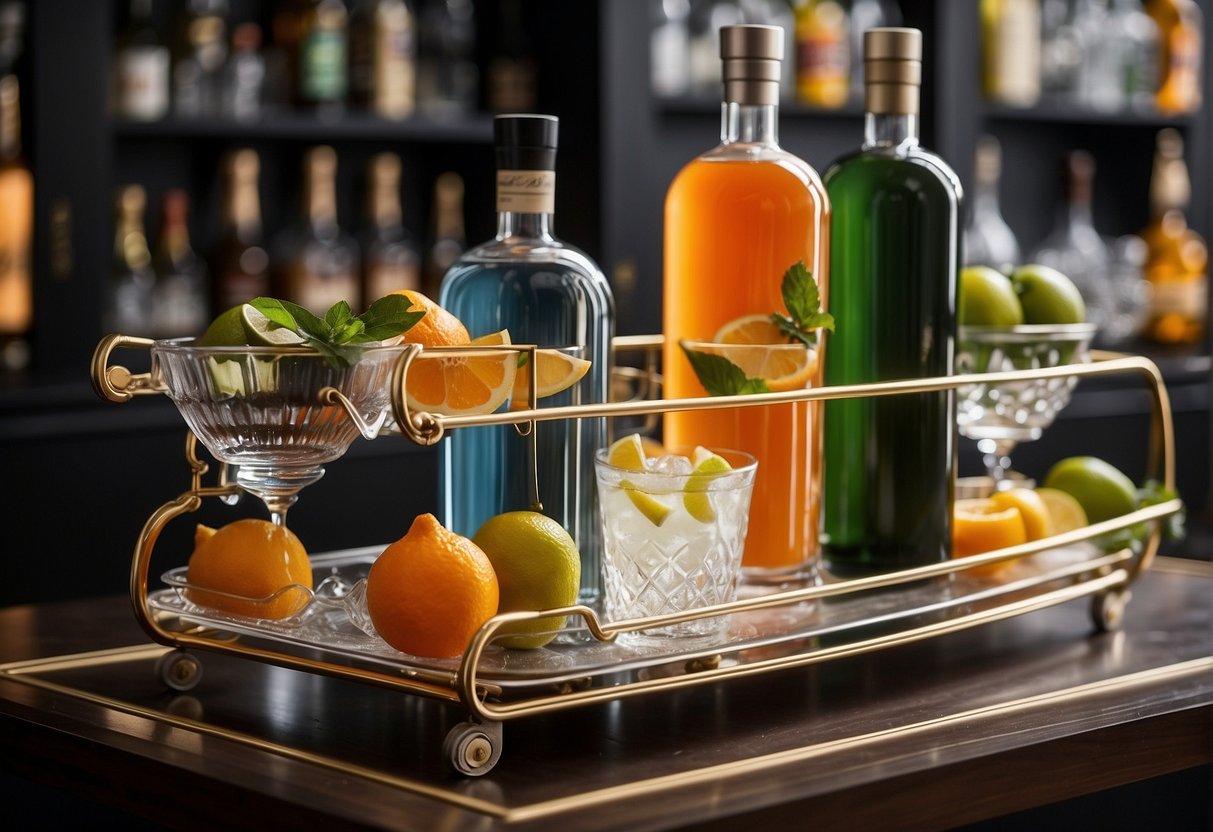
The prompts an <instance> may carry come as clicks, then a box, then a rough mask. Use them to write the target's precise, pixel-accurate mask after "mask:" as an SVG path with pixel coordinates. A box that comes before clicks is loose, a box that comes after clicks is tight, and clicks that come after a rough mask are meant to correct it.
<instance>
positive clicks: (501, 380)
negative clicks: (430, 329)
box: [404, 318, 518, 416]
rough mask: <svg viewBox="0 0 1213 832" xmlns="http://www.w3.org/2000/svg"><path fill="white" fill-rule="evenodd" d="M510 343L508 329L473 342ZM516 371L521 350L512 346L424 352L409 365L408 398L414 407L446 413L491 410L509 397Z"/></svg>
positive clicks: (494, 344)
mask: <svg viewBox="0 0 1213 832" xmlns="http://www.w3.org/2000/svg"><path fill="white" fill-rule="evenodd" d="M422 320H424V318H423V319H422ZM415 328H416V327H414V329H415ZM411 332H412V330H409V332H408V333H405V334H406V335H407V334H410V333H411ZM509 343H510V336H509V333H508V332H506V331H505V330H502V331H501V332H499V333H494V334H493V335H491V336H484V338H483V339H481V338H478V339H476V340H475V341H473V342H471V344H470V346H498V345H505V346H508V345H509ZM517 373H518V354H517V353H515V352H513V351H511V350H500V351H497V350H494V351H491V352H468V353H467V354H466V355H460V356H454V357H450V358H443V357H438V356H429V357H427V356H426V354H425V353H424V352H422V353H421V354H420V355H418V356H417V358H416V359H414V361H413V364H412V366H410V367H409V372H408V377H407V379H406V381H405V384H404V389H405V398H406V400H407V401H408V405H409V407H410V408H411V409H414V410H425V411H429V412H430V413H440V414H442V415H444V416H464V415H473V414H477V413H492V412H493V411H494V410H496V409H497V408H499V407H500V406H501V403H502V402H504V401H505V400H506V399H507V398H509V396H510V392H511V391H512V390H513V389H514V380H515V378H516V377H517Z"/></svg>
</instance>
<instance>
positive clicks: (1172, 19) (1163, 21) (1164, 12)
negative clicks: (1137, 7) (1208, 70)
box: [1146, 0, 1204, 113]
mask: <svg viewBox="0 0 1213 832" xmlns="http://www.w3.org/2000/svg"><path fill="white" fill-rule="evenodd" d="M1146 13H1147V14H1149V15H1150V17H1152V18H1154V22H1155V24H1157V26H1158V37H1159V47H1160V48H1159V72H1160V76H1159V86H1158V93H1157V95H1156V96H1155V103H1156V104H1157V105H1158V109H1159V110H1161V111H1163V112H1164V113H1193V112H1196V111H1197V110H1199V109H1200V102H1201V86H1200V75H1201V62H1202V60H1203V51H1204V39H1203V35H1202V32H1203V15H1202V14H1201V11H1200V7H1199V6H1197V5H1196V3H1195V2H1193V0H1150V3H1149V5H1148V6H1147V7H1146Z"/></svg>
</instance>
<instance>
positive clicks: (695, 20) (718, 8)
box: [689, 0, 745, 96]
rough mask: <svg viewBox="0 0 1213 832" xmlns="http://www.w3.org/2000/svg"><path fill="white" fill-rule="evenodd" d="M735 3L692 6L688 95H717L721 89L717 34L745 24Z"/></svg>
mask: <svg viewBox="0 0 1213 832" xmlns="http://www.w3.org/2000/svg"><path fill="white" fill-rule="evenodd" d="M744 22H745V18H744V17H742V14H741V7H740V6H739V5H738V4H737V3H736V2H735V0H693V2H692V3H691V17H690V24H689V25H690V29H691V46H690V49H691V94H692V95H699V96H706V95H712V96H714V95H716V93H717V91H718V90H719V89H720V30H721V29H722V28H723V27H725V26H733V25H736V24H738V23H744Z"/></svg>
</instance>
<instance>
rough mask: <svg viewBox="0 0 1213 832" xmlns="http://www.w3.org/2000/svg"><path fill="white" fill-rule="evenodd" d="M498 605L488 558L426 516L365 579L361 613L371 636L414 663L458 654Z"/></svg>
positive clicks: (384, 554) (422, 516)
mask: <svg viewBox="0 0 1213 832" xmlns="http://www.w3.org/2000/svg"><path fill="white" fill-rule="evenodd" d="M497 600H498V587H497V575H496V573H495V572H494V571H493V564H492V563H490V562H489V559H488V556H487V555H485V554H484V552H483V551H481V549H480V547H479V546H477V545H476V544H475V543H473V542H472V541H470V540H468V539H467V538H466V537H463V536H461V535H457V534H455V533H454V532H451V531H448V530H447V529H445V528H443V526H442V524H441V523H439V522H438V519H437V518H436V517H434V515H432V514H421V515H418V516H417V518H416V519H415V520H413V525H412V526H411V527H409V530H408V534H406V535H405V536H404V537H402V538H400V539H399V540H397V541H396V542H395V543H393V544H391V545H390V546H388V547H387V548H386V549H384V550H383V553H382V554H381V555H379V557H378V558H377V559H376V560H375V563H374V564H373V565H372V566H371V571H370V573H369V574H368V575H367V578H366V607H367V612H369V613H370V616H371V623H372V624H374V625H375V630H376V631H378V633H379V635H380V636H381V637H382V638H383V640H384V641H386V642H387V643H388V644H390V645H392V646H393V647H395V648H396V649H397V650H399V651H400V652H402V653H409V654H411V655H414V656H428V657H431V658H446V657H449V656H457V655H459V654H460V653H462V652H463V650H464V648H466V647H467V644H468V641H469V640H470V639H471V638H472V636H473V635H474V634H475V632H476V631H477V630H478V629H480V627H481V626H482V625H483V624H484V622H486V621H488V620H489V619H490V618H492V617H493V616H494V615H495V614H496V613H497Z"/></svg>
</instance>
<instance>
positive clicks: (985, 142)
mask: <svg viewBox="0 0 1213 832" xmlns="http://www.w3.org/2000/svg"><path fill="white" fill-rule="evenodd" d="M1001 177H1002V147H1001V145H999V143H998V139H996V138H994V137H993V136H982V137H981V138H980V139H978V140H977V149H976V151H975V152H974V154H973V212H972V214H971V215H970V217H969V224H968V225H967V226H966V227H965V233H964V242H965V258H964V262H965V265H966V266H970V265H980V266H991V267H993V268H996V269H1001V268H1003V267H1004V266H1017V265H1019V263H1020V260H1019V241H1018V240H1016V239H1015V232H1014V231H1012V230H1011V227H1010V226H1009V225H1007V221H1006V220H1005V219H1003V216H1002V209H1001V207H1000V204H999V197H998V186H999V182H1000V180H1001Z"/></svg>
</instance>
